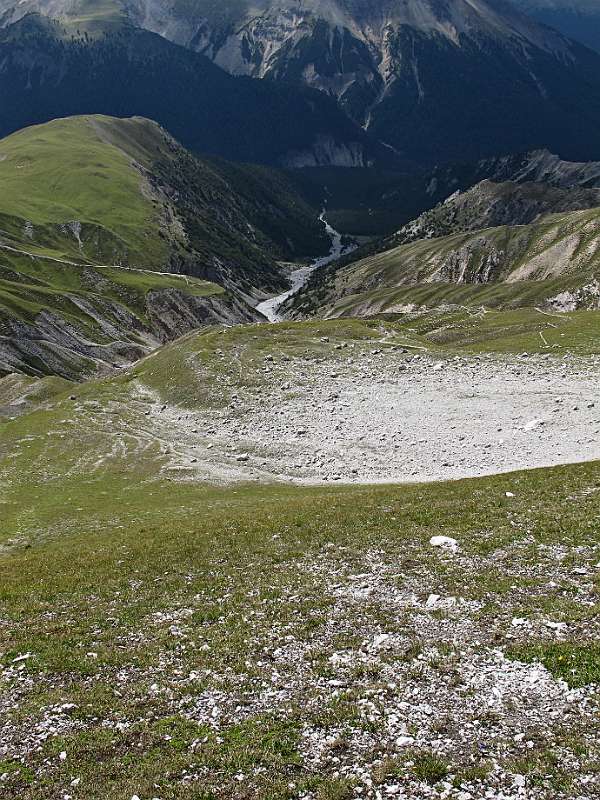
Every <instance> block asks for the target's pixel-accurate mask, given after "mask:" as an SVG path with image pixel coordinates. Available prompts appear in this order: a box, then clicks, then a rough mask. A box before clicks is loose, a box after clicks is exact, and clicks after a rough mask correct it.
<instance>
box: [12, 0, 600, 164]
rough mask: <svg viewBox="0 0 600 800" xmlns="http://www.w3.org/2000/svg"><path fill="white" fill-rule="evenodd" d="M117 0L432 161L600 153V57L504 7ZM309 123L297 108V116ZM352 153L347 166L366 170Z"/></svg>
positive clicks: (460, 2) (369, 0) (337, 0)
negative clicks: (321, 98) (312, 92)
mask: <svg viewBox="0 0 600 800" xmlns="http://www.w3.org/2000/svg"><path fill="white" fill-rule="evenodd" d="M2 2H3V6H2V7H3V8H4V9H5V13H6V19H13V18H14V16H15V14H16V15H18V14H21V13H23V10H24V9H27V8H31V7H34V8H39V9H41V10H43V11H46V12H47V13H49V14H53V15H57V16H65V15H67V16H69V17H70V19H71V21H72V20H79V23H78V24H82V22H81V20H82V19H83V20H85V10H86V9H87V8H88V7H89V3H88V2H84V0H79V2H72V0H69V2H67V1H66V0H31V2H29V3H25V4H24V5H23V6H21V4H19V5H18V6H17V10H16V11H14V10H10V9H11V8H12V7H13V6H15V4H14V3H13V2H11V0H2ZM108 5H109V6H110V7H112V8H113V9H114V14H115V15H118V14H119V13H120V14H127V16H128V18H129V19H131V20H132V21H133V22H134V24H136V25H139V26H141V27H144V28H146V29H149V30H152V31H155V32H157V33H160V34H161V35H163V36H165V37H167V38H169V39H171V40H172V41H174V42H177V43H178V44H181V45H184V46H185V47H186V48H190V49H192V50H195V51H197V52H199V53H202V54H204V55H206V56H208V57H209V58H210V59H212V60H213V61H214V62H215V63H216V64H218V65H219V66H221V67H223V68H224V69H226V70H227V71H229V72H230V73H232V74H235V75H248V76H253V77H259V78H266V79H269V82H270V83H280V82H285V83H290V82H291V83H295V84H304V85H308V86H311V87H314V88H317V89H321V90H322V91H323V92H325V93H328V94H331V95H333V96H334V97H335V98H337V100H338V101H339V103H340V105H341V107H342V108H343V109H344V110H345V111H346V113H347V114H348V115H349V116H350V117H351V118H352V119H354V120H356V121H357V122H359V123H360V124H361V125H364V126H365V127H367V128H368V129H369V131H370V132H371V133H372V134H373V135H374V136H375V137H376V138H379V139H381V140H383V141H385V142H387V143H389V144H390V145H392V146H393V147H394V148H396V149H397V150H398V151H399V152H401V153H402V155H403V156H404V157H406V158H409V159H413V160H416V161H418V162H421V163H427V164H430V163H439V162H440V161H447V162H448V161H452V160H461V159H465V158H466V159H474V158H479V157H482V156H486V155H491V154H497V153H499V152H516V151H523V150H527V149H532V148H536V147H542V146H544V147H549V148H550V149H552V150H553V151H555V152H558V153H559V154H560V155H562V156H566V157H570V158H581V159H589V158H593V157H599V156H600V145H599V144H598V141H597V136H596V131H597V129H598V124H599V123H600V56H599V55H597V54H595V53H594V52H592V51H590V50H588V49H586V48H585V47H583V46H581V45H579V44H577V43H575V42H571V41H569V40H567V39H566V38H564V37H563V36H561V35H560V34H558V33H557V32H554V31H552V30H551V29H549V28H547V27H545V26H543V25H539V24H538V23H536V22H535V21H534V20H533V19H531V18H530V17H528V16H526V15H524V14H522V13H521V12H520V11H518V10H517V9H515V8H514V7H513V6H511V5H510V4H509V3H507V2H504V0H403V2H400V3H399V2H394V1H393V0H378V2H374V1H373V0H318V1H317V0H307V2H304V3H302V5H298V4H297V3H296V2H294V0H260V2H259V3H258V4H256V3H250V2H249V0H236V2H233V0H230V2H227V3H225V4H220V5H214V4H213V3H208V2H206V0H185V2H184V1H183V0H175V1H174V2H172V3H169V4H167V5H165V4H163V3H160V2H157V0H123V2H120V3H119V2H117V0H113V3H108ZM102 7H104V4H102ZM574 87H576V90H574ZM305 110H306V109H305ZM141 113H145V114H146V115H149V116H157V115H156V114H154V115H152V114H150V113H149V112H148V111H143V112H141ZM302 117H303V114H302V113H300V109H297V110H296V111H295V113H294V120H295V121H296V122H298V120H302ZM161 121H162V120H161ZM175 133H176V134H177V135H178V136H180V137H181V138H183V137H182V134H181V133H180V132H179V131H175ZM294 149H295V150H298V149H299V148H294ZM351 152H352V155H350V154H348V152H346V155H345V156H344V157H343V159H342V160H345V161H346V163H350V162H354V163H357V161H358V160H360V159H359V156H358V155H357V153H356V150H353V151H351ZM338 155H339V154H338ZM339 157H340V158H342V157H341V156H339ZM254 160H257V159H256V158H254ZM261 160H263V159H261ZM298 163H309V161H307V160H306V159H305V158H304V157H299V158H298Z"/></svg>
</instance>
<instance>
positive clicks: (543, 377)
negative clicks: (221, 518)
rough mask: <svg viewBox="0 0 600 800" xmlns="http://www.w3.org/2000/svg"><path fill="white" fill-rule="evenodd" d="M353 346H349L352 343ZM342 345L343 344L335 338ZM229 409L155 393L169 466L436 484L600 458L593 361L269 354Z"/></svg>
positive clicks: (214, 474) (599, 378)
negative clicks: (258, 378)
mask: <svg viewBox="0 0 600 800" xmlns="http://www.w3.org/2000/svg"><path fill="white" fill-rule="evenodd" d="M350 347H351V345H350ZM342 349H343V348H342ZM260 369H261V371H262V373H263V375H264V379H265V380H264V382H263V384H262V386H261V388H260V389H258V390H257V389H254V388H251V389H248V390H244V389H241V388H239V389H235V391H233V392H232V395H231V398H232V400H231V403H230V404H229V405H228V406H227V407H226V408H225V409H218V410H217V409H215V410H211V409H208V410H204V411H202V412H200V413H185V414H182V412H181V410H180V409H179V408H177V407H174V406H166V407H164V408H163V406H162V404H159V401H158V400H156V402H155V405H154V412H155V413H153V414H152V417H151V419H152V426H153V429H154V430H155V432H156V434H157V435H159V436H160V438H161V439H162V440H163V441H165V442H167V443H168V448H167V449H168V453H169V460H170V463H169V467H168V468H169V469H170V470H176V471H182V470H183V471H187V470H189V469H192V471H193V473H195V474H196V476H197V477H201V478H213V479H216V480H230V479H231V480H240V479H241V480H245V479H260V480H272V479H276V480H286V481H294V482H299V483H319V482H322V481H341V482H344V483H377V482H398V481H436V480H441V479H442V480H443V479H452V478H463V477H470V476H478V475H486V474H494V473H498V472H509V471H512V470H518V469H524V468H530V467H543V466H552V465H556V464H562V463H575V462H580V461H589V460H594V459H598V458H600V401H599V402H596V401H597V397H598V388H599V387H600V359H598V358H597V357H590V358H587V359H582V358H578V359H568V358H567V359H564V360H563V359H557V358H551V357H544V356H526V355H522V356H516V357H515V356H511V357H507V358H500V357H488V356H485V357H484V356H482V357H455V358H452V359H447V360H439V359H436V358H433V357H431V356H429V355H411V354H409V353H407V352H405V351H404V352H403V350H402V348H399V349H391V348H386V349H385V351H378V350H374V351H370V352H362V353H359V354H357V356H356V357H352V356H350V357H347V358H339V359H335V358H332V359H327V360H326V361H324V362H323V363H318V362H317V363H314V362H310V363H306V362H305V361H303V360H301V359H289V358H288V357H284V358H283V359H280V358H278V357H277V356H267V357H266V359H265V362H264V365H263V366H262V367H261V368H260Z"/></svg>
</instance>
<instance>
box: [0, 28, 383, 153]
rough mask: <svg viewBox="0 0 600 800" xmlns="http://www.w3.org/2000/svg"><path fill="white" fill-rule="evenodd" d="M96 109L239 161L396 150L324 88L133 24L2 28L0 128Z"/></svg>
mask: <svg viewBox="0 0 600 800" xmlns="http://www.w3.org/2000/svg"><path fill="white" fill-rule="evenodd" d="M87 113H92V114H96V113H99V114H110V115H115V116H133V115H141V116H145V117H148V118H150V119H154V120H156V121H157V122H159V123H160V124H162V125H164V127H165V128H167V129H168V130H169V132H170V133H172V134H173V135H174V136H176V137H177V138H178V139H179V140H180V141H181V142H182V143H183V144H184V145H186V146H187V147H190V148H192V149H193V150H195V151H197V152H203V153H210V154H213V155H218V156H221V157H224V158H233V159H235V160H239V161H248V162H254V163H268V164H280V165H290V166H298V165H315V164H341V165H346V166H347V165H354V166H362V165H364V164H366V163H370V162H371V161H372V160H373V159H376V158H377V157H381V156H383V155H385V158H389V155H388V153H389V151H388V150H386V149H385V148H383V147H381V146H378V145H374V144H373V143H372V140H371V139H370V137H369V136H368V135H367V134H366V133H365V132H364V131H363V130H362V129H360V128H359V127H358V126H357V125H356V124H355V123H353V122H351V121H350V120H349V119H348V118H347V117H346V116H345V115H344V114H343V113H342V112H341V111H340V110H339V109H338V108H337V106H336V104H335V101H334V100H332V99H331V98H328V97H326V96H325V95H324V94H323V93H322V92H315V91H311V90H309V89H307V88H306V87H300V86H298V87H296V88H291V87H284V86H279V85H277V84H273V83H267V82H260V81H252V80H250V79H247V78H237V77H232V76H231V75H229V74H227V73H226V72H224V71H223V70H221V69H220V68H219V67H216V66H215V65H214V64H212V63H211V62H210V61H209V60H208V59H207V58H205V57H204V56H202V55H200V54H198V53H193V52H191V51H189V50H186V49H184V48H182V47H178V46H176V45H174V44H172V43H171V42H168V41H167V40H166V39H163V38H161V37H160V36H157V35H155V34H152V33H148V32H147V31H141V30H137V29H135V28H132V27H131V26H130V25H121V26H120V27H117V28H114V27H111V26H108V27H105V28H103V29H102V30H101V31H99V32H98V35H96V36H89V35H88V34H87V33H85V34H84V33H82V34H77V33H76V32H74V31H73V29H72V28H69V29H68V30H67V29H66V28H64V27H62V26H61V25H59V24H58V23H54V22H52V21H50V20H48V19H46V18H43V17H40V16H39V15H35V14H33V15H29V16H26V17H25V18H23V19H21V20H20V21H19V22H17V23H15V24H13V25H11V26H9V27H8V28H6V29H5V30H4V31H1V32H0V135H3V136H5V135H7V134H9V133H11V132H13V131H15V130H17V129H19V128H22V127H25V126H27V125H31V124H35V123H39V122H45V121H48V120H50V119H54V118H56V117H63V116H70V115H74V114H87Z"/></svg>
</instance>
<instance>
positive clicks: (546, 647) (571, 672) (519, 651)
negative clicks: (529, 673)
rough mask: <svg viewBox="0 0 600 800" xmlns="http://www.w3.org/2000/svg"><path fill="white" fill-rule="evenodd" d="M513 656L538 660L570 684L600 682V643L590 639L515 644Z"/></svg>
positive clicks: (522, 659) (526, 659)
mask: <svg viewBox="0 0 600 800" xmlns="http://www.w3.org/2000/svg"><path fill="white" fill-rule="evenodd" d="M510 654H511V657H513V658H516V659H519V660H520V661H527V662H539V663H541V664H543V665H544V666H545V667H546V668H547V669H548V670H550V672H551V673H552V674H553V675H555V676H556V677H557V678H562V679H563V680H564V681H566V682H567V683H568V684H569V686H571V687H573V688H578V687H581V686H587V685H588V684H590V683H597V684H600V644H598V643H597V642H590V643H589V644H584V645H582V644H580V643H577V642H547V643H542V644H539V643H536V644H532V645H529V646H527V645H523V646H520V647H515V648H513V649H512V650H511V651H510Z"/></svg>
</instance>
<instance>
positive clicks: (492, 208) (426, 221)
mask: <svg viewBox="0 0 600 800" xmlns="http://www.w3.org/2000/svg"><path fill="white" fill-rule="evenodd" d="M598 207H600V188H589V189H587V188H581V187H578V186H575V187H572V188H558V187H555V186H550V185H547V184H545V183H516V182H513V181H506V182H504V183H495V182H494V181H490V180H484V181H481V183H478V184H476V185H475V186H473V187H472V188H470V189H468V190H467V191H465V192H455V193H454V194H452V195H450V197H448V198H447V199H446V200H445V201H444V202H443V203H440V204H438V205H437V206H435V207H434V208H431V209H429V210H428V211H424V212H423V213H422V214H421V215H420V216H419V217H417V219H415V220H412V222H409V223H408V224H406V225H403V226H402V227H401V228H400V229H399V230H398V231H396V232H395V233H394V234H393V235H392V236H391V237H389V238H387V239H384V240H383V241H380V242H376V243H374V244H372V245H367V247H368V248H370V249H371V251H372V252H375V251H378V252H381V251H383V250H388V249H390V248H391V247H395V246H397V245H399V244H407V243H408V242H414V241H417V240H418V239H437V238H441V237H443V236H448V235H450V234H453V233H465V232H467V231H476V230H480V229H482V228H494V227H498V226H501V225H511V226H514V225H529V224H531V223H532V222H537V221H538V220H539V219H540V218H541V217H543V216H545V215H547V214H559V213H564V212H569V211H583V210H586V209H590V208H598Z"/></svg>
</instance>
